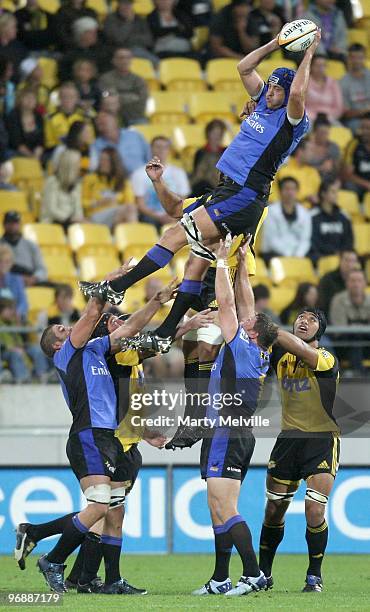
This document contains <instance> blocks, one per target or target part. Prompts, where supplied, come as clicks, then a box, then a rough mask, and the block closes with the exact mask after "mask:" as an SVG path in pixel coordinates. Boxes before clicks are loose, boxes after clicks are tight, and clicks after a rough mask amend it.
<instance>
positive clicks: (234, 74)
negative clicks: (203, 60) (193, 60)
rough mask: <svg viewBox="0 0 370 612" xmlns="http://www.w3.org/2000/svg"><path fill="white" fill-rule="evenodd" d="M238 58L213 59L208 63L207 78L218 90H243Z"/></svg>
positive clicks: (209, 83)
mask: <svg viewBox="0 0 370 612" xmlns="http://www.w3.org/2000/svg"><path fill="white" fill-rule="evenodd" d="M237 63H238V62H237V60H236V59H231V58H219V59H212V60H210V61H209V62H208V63H207V69H206V80H207V83H208V85H210V86H211V87H212V89H214V90H216V91H237V92H241V91H242V90H243V85H242V83H241V80H240V76H239V73H238V70H237V67H236V66H237Z"/></svg>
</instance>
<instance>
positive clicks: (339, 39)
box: [301, 0, 348, 61]
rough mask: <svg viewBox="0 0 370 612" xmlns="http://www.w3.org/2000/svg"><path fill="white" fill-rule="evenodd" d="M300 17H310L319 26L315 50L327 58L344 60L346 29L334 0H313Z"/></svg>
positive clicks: (345, 53) (341, 14)
mask: <svg viewBox="0 0 370 612" xmlns="http://www.w3.org/2000/svg"><path fill="white" fill-rule="evenodd" d="M301 18H305V19H311V21H313V22H314V23H316V24H317V25H318V27H319V28H321V42H320V45H319V46H318V49H317V52H318V53H320V54H322V55H326V56H327V57H328V58H329V59H337V60H342V61H344V59H345V57H346V55H347V38H348V30H347V24H346V21H345V19H344V16H343V13H342V11H341V10H340V9H338V8H337V7H336V6H335V0H313V2H311V3H310V4H309V5H308V9H307V11H305V12H304V13H303V15H302V16H301Z"/></svg>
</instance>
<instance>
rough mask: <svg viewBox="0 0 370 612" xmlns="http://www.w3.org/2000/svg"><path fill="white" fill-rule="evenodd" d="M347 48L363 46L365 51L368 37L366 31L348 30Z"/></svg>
mask: <svg viewBox="0 0 370 612" xmlns="http://www.w3.org/2000/svg"><path fill="white" fill-rule="evenodd" d="M347 36H348V46H350V45H353V44H354V43H358V44H360V45H363V46H364V47H365V49H366V48H367V46H368V37H367V32H366V30H360V29H359V28H350V29H349V30H348V31H347Z"/></svg>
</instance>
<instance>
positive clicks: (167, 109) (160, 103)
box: [147, 91, 190, 125]
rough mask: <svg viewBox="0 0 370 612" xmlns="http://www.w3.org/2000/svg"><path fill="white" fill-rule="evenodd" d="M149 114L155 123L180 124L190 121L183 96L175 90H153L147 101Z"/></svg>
mask: <svg viewBox="0 0 370 612" xmlns="http://www.w3.org/2000/svg"><path fill="white" fill-rule="evenodd" d="M147 114H148V116H149V117H150V121H151V123H153V124H164V125H179V124H181V123H189V121H190V117H189V116H188V115H187V114H186V112H185V100H184V98H183V96H182V95H179V94H178V93H177V92H174V91H158V92H153V93H152V95H151V96H150V98H149V99H148V102H147Z"/></svg>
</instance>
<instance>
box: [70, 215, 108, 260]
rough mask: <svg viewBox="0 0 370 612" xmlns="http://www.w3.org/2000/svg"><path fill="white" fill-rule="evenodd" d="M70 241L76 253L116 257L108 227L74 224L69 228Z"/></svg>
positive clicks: (93, 224) (79, 254)
mask: <svg viewBox="0 0 370 612" xmlns="http://www.w3.org/2000/svg"><path fill="white" fill-rule="evenodd" d="M68 240H69V244H70V245H71V248H72V250H73V251H74V252H76V253H77V252H78V256H79V257H80V256H82V255H94V254H96V255H98V254H101V255H109V254H111V255H112V256H114V253H115V247H114V245H113V243H112V236H111V234H110V231H109V229H108V227H107V226H106V225H100V224H97V223H73V224H72V225H70V226H69V228H68Z"/></svg>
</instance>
